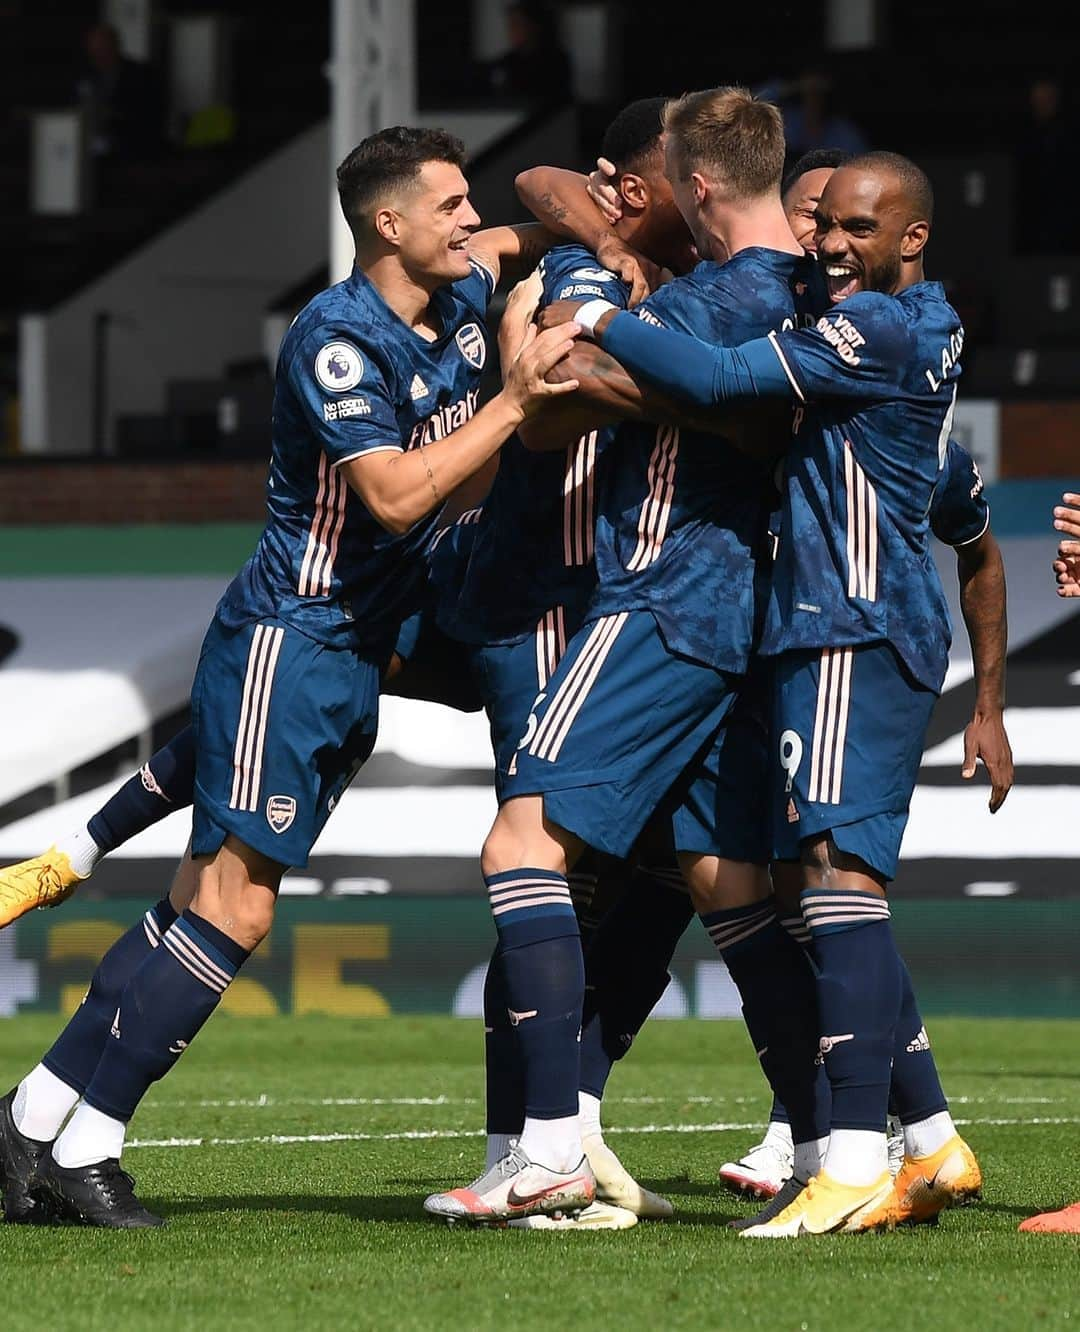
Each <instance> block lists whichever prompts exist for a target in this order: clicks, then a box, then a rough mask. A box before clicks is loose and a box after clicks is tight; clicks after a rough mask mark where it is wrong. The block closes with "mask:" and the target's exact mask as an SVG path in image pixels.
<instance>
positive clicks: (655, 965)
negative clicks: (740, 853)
mask: <svg viewBox="0 0 1080 1332" xmlns="http://www.w3.org/2000/svg"><path fill="white" fill-rule="evenodd" d="M673 873H674V876H675V878H674V882H673V881H672V879H671V878H670V877H668V876H667V875H665V874H664V873H662V872H659V871H653V870H650V869H647V868H641V869H638V870H635V871H634V873H633V876H632V878H631V880H630V883H629V885H628V886H627V888H626V891H625V892H624V893H623V894H622V895H621V896H620V898H619V899H618V901H617V902H616V903H615V905H614V906H613V907H612V908H611V910H610V911H609V912H608V913H607V914H606V915H605V916H604V918H603V920H602V921H601V922H600V925H599V927H598V929H597V930H596V933H595V934H594V935H593V939H592V945H591V947H590V948H589V950H588V952H587V953H586V955H585V1005H584V1011H583V1014H582V1024H581V1090H582V1091H584V1092H588V1093H590V1095H592V1096H596V1097H598V1098H601V1099H602V1098H603V1095H604V1087H605V1085H606V1083H607V1080H608V1075H609V1073H610V1072H611V1066H612V1064H613V1063H614V1061H615V1060H616V1059H621V1058H622V1057H623V1055H624V1054H625V1053H626V1052H627V1050H629V1048H630V1045H631V1043H632V1042H633V1039H634V1037H635V1036H636V1035H637V1034H638V1032H639V1031H640V1030H641V1027H642V1025H643V1024H644V1022H645V1019H646V1018H647V1017H648V1016H649V1014H650V1013H651V1012H652V1010H653V1008H655V1006H656V1003H657V1001H658V1000H659V998H660V996H661V995H662V994H663V993H664V991H665V990H666V989H667V987H668V982H669V981H670V980H671V977H670V975H669V974H668V966H669V964H670V962H671V958H672V954H673V953H674V952H675V947H676V945H677V944H678V942H679V940H680V939H681V938H682V936H683V934H684V933H685V932H686V927H687V925H689V923H690V921H691V920H693V918H694V908H693V904H692V903H691V901H690V897H689V894H688V893H687V892H686V888H685V885H684V883H683V878H682V875H681V874H680V873H679V872H678V870H674V871H673ZM675 884H677V886H675Z"/></svg>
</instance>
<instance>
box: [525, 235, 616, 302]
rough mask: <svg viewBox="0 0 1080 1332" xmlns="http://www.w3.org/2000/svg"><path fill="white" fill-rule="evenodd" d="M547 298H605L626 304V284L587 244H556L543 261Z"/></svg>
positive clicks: (547, 299)
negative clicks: (587, 247) (602, 262)
mask: <svg viewBox="0 0 1080 1332" xmlns="http://www.w3.org/2000/svg"><path fill="white" fill-rule="evenodd" d="M540 277H541V279H542V281H543V284H544V301H545V303H547V302H550V301H580V300H590V299H593V298H596V297H601V298H603V299H605V300H609V301H614V302H615V303H616V304H619V305H622V304H624V303H625V297H626V295H627V288H626V284H625V283H624V282H623V280H622V278H620V277H619V275H618V273H613V272H612V271H611V269H610V268H605V267H604V266H603V265H602V264H601V263H600V262H599V261H598V260H597V258H596V256H595V255H594V254H593V253H592V251H591V250H587V249H586V248H585V246H584V245H578V244H570V245H556V246H554V247H553V248H552V249H550V250H548V252H547V254H545V255H544V257H543V259H542V260H541V261H540Z"/></svg>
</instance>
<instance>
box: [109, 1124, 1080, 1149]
mask: <svg viewBox="0 0 1080 1332" xmlns="http://www.w3.org/2000/svg"><path fill="white" fill-rule="evenodd" d="M955 1122H956V1123H957V1124H958V1125H960V1126H962V1127H968V1126H970V1125H990V1126H993V1127H997V1128H1000V1127H1011V1128H1036V1127H1040V1126H1043V1125H1047V1124H1080V1118H1075V1117H1074V1118H1053V1119H1049V1118H1045V1119H1043V1118H1040V1119H958V1120H956V1121H955ZM760 1127H761V1125H760V1123H759V1122H758V1121H757V1120H754V1121H752V1122H750V1123H748V1124H743V1123H740V1124H727V1123H717V1124H627V1125H622V1126H620V1127H618V1128H606V1129H605V1130H604V1133H605V1134H611V1133H649V1134H651V1133H734V1132H740V1133H746V1132H749V1131H750V1130H751V1129H756V1128H760ZM483 1136H484V1134H483V1132H482V1130H480V1129H414V1130H409V1131H406V1132H401V1133H266V1134H259V1135H257V1136H255V1137H250V1138H134V1139H132V1141H131V1142H129V1143H127V1144H126V1145H127V1146H128V1147H170V1148H176V1147H249V1146H263V1147H287V1146H292V1145H294V1144H296V1143H307V1142H323V1143H325V1142H400V1141H407V1142H412V1141H424V1140H429V1139H433V1138H446V1139H457V1138H482V1137H483Z"/></svg>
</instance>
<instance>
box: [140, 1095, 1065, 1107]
mask: <svg viewBox="0 0 1080 1332" xmlns="http://www.w3.org/2000/svg"><path fill="white" fill-rule="evenodd" d="M949 1100H950V1103H951V1104H952V1105H1064V1104H1065V1103H1066V1100H1067V1098H1066V1097H1064V1096H951V1097H950V1098H949ZM478 1104H479V1101H478V1099H477V1098H476V1097H475V1096H282V1097H275V1096H268V1095H267V1094H266V1093H265V1092H263V1093H262V1094H261V1095H259V1096H255V1097H233V1098H229V1099H223V1100H212V1101H185V1100H181V1101H157V1102H155V1108H157V1109H159V1110H180V1109H183V1110H222V1109H228V1110H273V1109H278V1108H279V1107H281V1106H323V1107H334V1106H344V1107H348V1106H365V1105H426V1106H443V1105H478ZM604 1104H605V1105H607V1106H612V1105H759V1104H761V1105H763V1104H764V1098H763V1096H761V1095H756V1096H609V1097H607V1098H606V1099H605V1101H604Z"/></svg>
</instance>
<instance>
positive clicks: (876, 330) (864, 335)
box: [817, 291, 917, 357]
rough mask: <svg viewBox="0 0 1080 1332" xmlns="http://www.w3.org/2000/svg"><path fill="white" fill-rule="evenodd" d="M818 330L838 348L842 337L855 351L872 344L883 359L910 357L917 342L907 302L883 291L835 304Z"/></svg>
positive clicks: (819, 323) (828, 310)
mask: <svg viewBox="0 0 1080 1332" xmlns="http://www.w3.org/2000/svg"><path fill="white" fill-rule="evenodd" d="M817 328H818V331H819V332H821V333H824V334H825V336H826V337H827V338H828V339H829V341H830V342H833V343H834V345H836V344H835V341H834V339H835V336H837V335H839V336H840V337H841V338H842V339H843V341H844V343H845V344H846V345H848V346H850V347H852V348H853V349H855V350H858V349H859V348H860V347H863V346H869V345H870V344H872V345H873V347H874V349H875V351H876V352H877V354H878V355H879V356H886V357H889V356H892V357H902V356H905V355H908V354H910V353H911V352H912V351H913V349H914V348H915V345H916V342H917V336H916V330H915V329H914V328H913V326H912V323H911V319H910V316H909V314H908V311H907V309H906V308H905V302H903V301H901V300H900V299H899V298H898V297H897V296H893V295H889V294H888V293H887V292H883V291H858V292H856V293H855V294H854V295H853V296H848V297H846V298H845V299H844V300H843V301H840V302H838V303H837V304H836V305H831V306H830V307H829V308H828V309H827V310H826V311H825V312H824V314H822V315H821V317H820V318H819V319H818V322H817Z"/></svg>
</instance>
